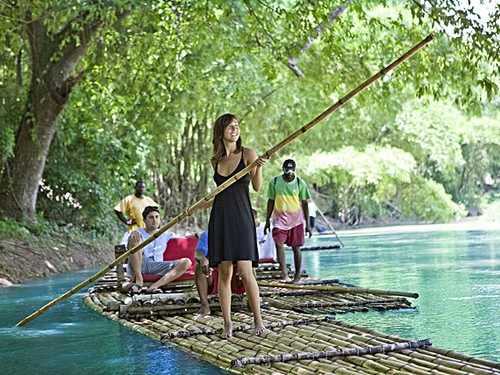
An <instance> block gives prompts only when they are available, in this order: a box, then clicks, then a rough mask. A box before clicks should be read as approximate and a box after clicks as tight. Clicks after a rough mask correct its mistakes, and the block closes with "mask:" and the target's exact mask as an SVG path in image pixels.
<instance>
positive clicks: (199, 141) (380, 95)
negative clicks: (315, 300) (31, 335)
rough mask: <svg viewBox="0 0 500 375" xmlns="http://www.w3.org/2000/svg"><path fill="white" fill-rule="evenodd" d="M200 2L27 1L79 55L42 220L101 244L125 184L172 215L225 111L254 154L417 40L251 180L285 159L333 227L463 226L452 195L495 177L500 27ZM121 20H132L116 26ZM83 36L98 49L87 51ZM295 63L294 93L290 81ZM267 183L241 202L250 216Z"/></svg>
mask: <svg viewBox="0 0 500 375" xmlns="http://www.w3.org/2000/svg"><path fill="white" fill-rule="evenodd" d="M207 4H208V3H206V2H196V1H194V2H193V1H188V0H181V1H175V2H173V1H164V2H157V3H148V2H145V3H137V2H132V1H125V0H123V1H106V2H94V3H85V4H84V6H83V3H81V2H80V1H73V2H70V3H64V4H62V3H61V2H59V1H50V2H47V1H45V2H42V1H31V2H30V4H29V9H30V11H31V14H32V17H33V18H37V17H44V18H43V19H44V24H45V27H46V29H47V32H48V33H52V34H51V35H54V36H56V35H57V38H55V39H57V40H58V41H59V44H57V48H58V50H59V51H63V50H64V48H65V47H66V46H68V45H69V44H71V43H76V44H77V45H81V44H82V43H87V45H86V47H88V48H89V49H88V52H87V54H86V55H85V57H84V58H83V59H82V60H81V61H80V62H79V65H78V67H77V69H82V70H83V71H84V72H85V74H84V76H83V78H82V79H81V80H80V82H79V83H78V85H77V86H76V87H75V89H74V90H73V92H72V93H71V95H70V97H69V101H68V105H67V107H66V109H65V110H64V111H63V112H62V114H61V116H60V117H59V122H58V127H57V131H56V133H55V137H54V140H53V142H52V145H51V149H50V153H49V154H48V156H47V160H46V164H45V171H44V175H43V178H44V181H43V185H42V188H41V190H40V191H41V194H40V195H39V199H38V203H37V209H38V211H39V212H40V213H41V214H43V216H44V217H45V218H47V219H50V220H51V221H55V222H57V223H59V224H60V225H66V224H68V223H75V224H77V225H78V226H83V227H85V228H95V229H98V230H100V231H101V232H102V233H104V232H106V230H107V229H106V228H109V227H110V226H111V227H113V223H116V217H114V214H113V210H112V208H113V207H114V205H115V204H116V203H117V202H118V200H119V199H120V198H122V197H123V196H125V195H126V194H129V193H131V191H132V186H133V184H134V182H135V180H137V179H141V180H145V181H146V183H147V185H148V187H149V188H150V194H149V195H152V196H153V197H154V198H155V199H156V200H157V201H159V203H160V204H161V205H162V206H163V207H165V208H166V210H165V211H166V212H167V217H173V216H175V215H176V214H178V213H180V212H181V211H182V210H183V208H184V207H185V206H186V205H188V204H190V203H194V201H196V200H198V199H200V198H201V197H203V196H205V195H206V194H207V193H208V192H209V191H210V190H211V189H212V188H213V187H214V185H213V182H212V179H211V174H212V171H211V167H210V165H209V158H210V152H211V143H210V141H211V130H212V124H213V121H214V119H215V118H216V117H217V116H218V115H220V114H222V113H225V112H231V113H235V114H236V115H237V116H238V117H239V118H240V122H241V125H242V126H241V132H242V138H243V140H244V145H245V146H247V147H252V148H254V149H256V151H257V152H258V153H259V154H263V153H264V152H265V151H266V150H268V149H270V148H271V147H273V146H274V145H275V144H276V143H278V142H280V141H282V140H283V139H285V138H286V137H287V136H288V135H290V134H292V133H293V132H294V131H296V130H298V129H299V128H300V127H301V126H303V125H305V124H307V123H308V122H309V121H311V120H312V119H314V118H315V117H316V116H317V115H318V114H319V113H321V112H322V111H323V110H325V109H327V108H328V107H330V106H331V105H332V104H333V103H335V102H336V101H337V100H339V99H340V98H341V97H343V96H344V95H346V94H347V93H349V92H350V91H351V90H353V89H355V88H356V87H357V86H358V85H359V84H360V83H362V82H363V81H365V80H366V79H368V78H369V77H370V76H372V75H373V74H374V73H376V72H378V71H379V70H380V69H382V68H383V67H384V66H386V65H388V64H389V63H391V62H392V61H394V60H395V59H397V58H398V57H399V56H401V55H402V54H403V53H405V52H406V51H407V50H408V49H409V48H410V47H411V46H413V45H414V44H416V43H417V42H419V41H420V40H422V39H423V38H424V37H425V36H426V35H427V34H429V33H431V32H433V33H435V37H436V38H435V40H434V41H433V42H432V43H431V44H430V45H428V46H427V47H425V48H424V49H423V50H421V51H420V52H419V53H418V54H416V55H415V56H413V57H412V58H411V59H409V60H408V61H407V62H405V63H404V64H402V65H401V66H400V67H398V69H396V70H395V71H393V72H391V73H389V74H387V75H385V76H384V77H383V78H382V79H381V80H379V81H378V82H376V83H374V84H373V85H372V86H371V87H370V88H368V89H366V90H365V91H363V92H362V93H360V94H359V95H358V96H357V97H356V98H355V99H353V100H351V101H350V102H349V103H348V104H346V105H345V106H344V107H343V108H341V109H340V110H339V111H337V112H336V113H335V114H333V115H331V116H330V117H328V118H327V119H325V120H324V121H323V122H322V123H320V124H319V125H317V127H316V128H314V129H313V130H311V131H309V132H308V133H306V134H305V135H303V136H302V137H300V138H299V139H297V140H295V141H294V142H292V143H291V144H289V145H287V146H286V147H284V148H283V149H282V150H280V151H279V153H278V154H277V155H276V156H275V157H273V158H272V159H271V160H270V161H269V163H268V164H267V165H266V167H265V168H264V181H269V180H270V179H271V178H272V177H273V176H275V175H277V174H280V173H281V162H282V161H283V160H284V159H285V158H286V157H288V156H290V157H294V158H295V159H296V160H297V161H298V162H299V170H301V171H300V173H299V175H302V171H304V173H303V175H304V177H305V178H307V179H308V180H310V181H311V183H312V182H316V183H317V184H318V185H319V186H320V188H321V189H322V190H324V192H325V193H326V194H329V195H330V196H331V202H332V203H331V206H332V210H331V211H332V212H341V213H343V214H346V213H347V212H349V211H351V210H352V209H353V207H358V209H360V210H361V212H363V214H364V215H367V216H385V215H399V216H401V217H415V218H419V219H422V220H431V221H442V220H446V218H448V219H449V218H452V217H454V216H455V215H456V213H457V212H460V209H458V208H457V207H454V206H453V203H452V202H451V201H450V198H449V195H448V194H451V196H452V197H453V200H454V201H455V202H457V203H459V204H464V205H466V206H467V207H479V206H480V205H482V204H483V201H484V199H483V195H484V190H483V191H482V190H481V189H483V185H484V184H483V183H484V181H485V178H486V177H485V176H487V175H488V174H489V175H490V176H497V175H498V172H499V171H498V169H499V168H500V167H499V165H500V161H499V160H498V156H496V155H499V153H498V144H499V142H500V134H499V132H498V130H496V128H495V126H494V123H495V121H496V120H495V115H496V113H497V111H498V104H497V105H496V106H495V105H490V106H487V108H486V109H487V110H488V111H490V116H491V120H485V119H484V118H483V119H482V118H480V117H479V116H478V115H477V114H479V113H480V111H481V110H483V109H485V107H486V105H485V101H486V100H493V102H494V101H495V99H496V97H497V95H498V73H499V72H500V70H499V66H498V59H497V58H496V57H497V52H496V46H497V44H498V37H497V35H499V33H498V31H500V30H498V27H499V26H498V25H499V24H500V22H498V21H499V17H500V15H499V13H498V11H496V12H490V13H491V18H490V19H489V21H488V23H486V24H482V23H481V22H478V21H477V18H476V17H475V16H474V12H473V11H472V10H471V9H469V8H470V7H469V6H467V5H465V4H463V5H461V6H463V7H465V6H467V7H468V9H466V13H464V11H462V10H461V9H459V8H458V5H456V2H455V1H452V0H449V1H448V0H446V1H442V2H439V3H438V4H431V3H428V2H423V3H422V2H390V1H364V2H347V3H346V5H345V6H346V9H345V10H344V11H343V12H341V14H340V15H338V16H337V17H336V18H334V19H333V21H332V22H331V19H330V16H331V15H332V13H333V11H336V10H339V9H337V7H336V5H333V4H332V3H331V2H310V1H296V2H294V1H292V2H277V1H264V2H255V1H231V2H228V1H225V0H215V1H211V2H210V6H207ZM27 10H28V4H21V3H19V4H18V3H16V6H14V7H10V6H8V5H7V4H6V3H1V4H0V14H1V15H2V17H3V20H5V22H3V23H1V25H0V31H1V32H0V45H1V46H2V47H4V48H3V50H4V51H5V53H4V54H2V56H0V81H1V82H0V96H1V97H0V99H1V100H2V103H5V106H0V115H1V116H2V118H5V119H6V121H5V123H6V124H7V126H6V127H2V128H0V139H1V141H0V151H1V152H2V154H3V155H9V156H12V151H13V148H14V141H15V140H14V134H15V133H16V131H17V127H18V126H19V124H20V123H21V118H22V113H23V110H24V108H25V105H26V102H27V100H29V99H28V94H27V93H28V92H29V89H30V86H29V84H30V79H31V74H32V72H31V70H30V60H29V59H30V56H29V49H28V46H27V44H26V40H27V38H26V34H25V33H26V30H25V29H24V26H23V22H18V21H17V20H23V19H25V17H26V11H27ZM122 12H127V14H128V17H126V18H124V19H123V20H122V21H121V22H119V23H117V24H115V23H114V21H115V20H116V19H117V18H118V17H119V16H120V15H121V14H122ZM128 12H129V13H128ZM483 19H484V18H483ZM95 20H100V21H101V25H102V26H101V28H100V30H99V33H98V38H96V39H95V40H91V41H88V40H85V39H84V38H83V37H82V35H83V34H82V32H83V31H85V30H86V27H88V26H90V25H91V24H92V23H90V21H95ZM330 22H331V24H330ZM58 38H59V39H58ZM308 42H310V44H309V45H308V44H307V43H308ZM306 45H307V47H308V48H305V47H306ZM52 47H53V46H52ZM55 56H56V58H60V57H61V56H62V55H61V54H56V55H55ZM291 57H293V58H295V59H296V61H297V68H298V69H300V71H301V72H302V73H303V74H304V77H303V78H298V77H297V75H295V74H294V72H292V70H291V69H289V68H288V67H287V63H288V62H289V58H291ZM416 96H418V97H419V98H420V99H416ZM450 103H453V104H450ZM463 113H466V115H474V114H476V115H477V117H474V118H472V119H470V118H467V117H466V115H464V114H463ZM483 121H485V122H488V123H489V122H491V125H488V126H487V127H482V126H481V124H482V122H483ZM475 124H477V125H475ZM497 128H498V127H497ZM2 168H3V167H2ZM433 181H434V182H433ZM308 182H309V181H308ZM265 185H266V184H264V188H263V190H262V191H261V193H259V194H253V196H252V199H253V200H254V202H255V203H256V204H257V206H258V207H259V208H260V210H261V211H262V210H263V209H264V207H265V201H266V197H265V191H266V188H265ZM440 185H442V186H443V187H444V191H442V190H440V188H439V186H440ZM416 189H419V191H418V192H417V191H415V190H416ZM424 192H425V193H426V194H427V193H428V194H429V196H431V197H432V199H427V198H426V195H425V194H424ZM445 192H446V193H445Z"/></svg>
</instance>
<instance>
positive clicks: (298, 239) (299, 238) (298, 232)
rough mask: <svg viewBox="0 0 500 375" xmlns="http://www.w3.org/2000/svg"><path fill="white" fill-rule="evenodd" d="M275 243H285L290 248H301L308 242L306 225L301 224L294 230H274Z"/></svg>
mask: <svg viewBox="0 0 500 375" xmlns="http://www.w3.org/2000/svg"><path fill="white" fill-rule="evenodd" d="M273 240H274V242H283V243H284V244H285V245H287V246H290V247H300V246H302V245H304V243H305V242H306V238H305V236H304V225H303V224H299V225H297V226H296V227H293V228H292V229H280V228H276V227H274V228H273Z"/></svg>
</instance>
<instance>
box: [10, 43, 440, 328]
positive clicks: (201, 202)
mask: <svg viewBox="0 0 500 375" xmlns="http://www.w3.org/2000/svg"><path fill="white" fill-rule="evenodd" d="M432 39H434V35H432V34H430V35H428V36H427V37H426V38H425V39H424V40H422V41H421V42H420V43H418V44H417V45H415V46H414V47H413V48H411V49H410V50H409V51H408V52H406V53H405V54H404V55H402V56H401V57H400V58H398V59H397V60H395V61H394V62H392V63H391V64H389V65H388V66H386V67H385V68H383V69H382V70H380V71H379V72H378V73H377V74H375V75H373V76H372V77H370V78H369V79H367V80H366V81H365V82H363V83H362V84H361V85H359V86H358V87H356V88H355V89H354V90H352V91H351V92H350V93H348V94H347V95H346V96H344V97H343V98H341V99H340V100H339V101H338V102H337V103H335V104H333V105H332V106H331V107H330V108H328V109H327V110H326V111H324V112H323V113H322V114H320V115H319V116H318V117H316V118H315V119H314V120H312V121H311V122H309V123H308V124H307V125H305V126H303V127H302V128H300V129H299V130H297V131H296V132H295V133H293V134H291V135H290V136H288V137H287V138H286V139H284V140H283V141H281V142H280V143H278V144H277V145H276V146H274V147H273V148H271V149H270V150H268V151H267V152H266V153H264V154H263V155H261V156H263V157H267V158H268V159H269V158H270V157H271V156H272V155H274V154H275V153H276V152H277V151H279V150H280V149H281V148H283V147H284V146H286V145H287V144H289V143H290V142H292V141H293V140H295V139H296V138H298V137H299V136H300V135H302V134H304V133H305V132H306V131H308V130H309V129H311V128H312V127H313V126H315V125H317V124H318V123H319V122H321V121H323V120H324V119H325V118H326V117H328V116H330V115H331V114H332V113H333V112H335V111H336V110H337V109H339V108H341V107H342V106H343V105H344V104H346V103H347V102H348V101H349V100H351V99H352V98H353V97H354V96H356V95H357V94H359V93H360V92H361V91H363V90H364V89H366V88H367V87H368V86H370V85H371V84H372V83H374V82H375V81H377V80H378V79H380V78H381V77H382V76H384V75H385V74H387V73H389V72H390V71H391V70H393V69H394V68H396V67H397V66H399V65H401V64H402V63H403V62H404V61H406V60H407V59H409V58H410V57H411V56H413V55H414V54H415V53H417V52H418V51H419V50H420V49H422V48H423V47H424V46H426V45H427V44H428V43H430V42H431V41H432ZM256 165H257V160H255V161H254V162H253V163H251V164H249V165H247V166H246V167H245V168H244V169H243V170H242V171H241V172H239V173H237V174H236V175H234V176H233V177H232V178H230V179H229V180H227V181H226V182H224V183H223V184H222V185H219V186H218V187H217V188H216V189H214V190H213V191H212V192H210V193H209V194H208V195H207V196H205V197H204V198H202V199H200V200H199V201H198V202H196V203H195V204H193V205H192V206H191V207H189V208H188V210H187V212H183V213H181V214H179V215H177V216H176V217H175V218H173V219H172V220H170V221H169V222H168V223H167V224H165V225H164V226H163V227H162V228H160V229H159V230H158V232H156V233H155V234H154V235H153V236H151V237H149V238H148V239H147V240H145V241H144V242H141V243H140V244H139V245H137V246H135V247H133V248H132V249H130V250H128V251H127V252H125V253H123V254H122V255H120V256H119V257H118V258H116V259H115V260H114V261H113V262H111V263H110V264H108V265H107V266H106V267H104V268H103V269H102V270H101V271H99V272H97V273H96V274H95V275H93V276H91V277H89V278H88V279H87V280H85V281H82V282H81V283H80V284H78V285H76V286H75V287H73V288H71V289H70V290H69V291H67V292H66V293H64V294H62V295H61V296H59V297H57V298H56V299H54V300H52V301H50V302H49V303H47V304H46V305H45V306H43V307H42V308H40V309H39V310H37V311H36V312H34V313H33V314H31V315H29V316H27V317H26V318H24V319H23V320H21V321H20V322H19V323H17V324H16V326H17V327H20V326H23V325H24V324H26V323H28V322H29V321H31V320H33V319H34V318H36V317H37V316H39V315H41V314H43V313H44V312H45V311H46V310H48V309H49V308H51V307H52V306H54V305H56V304H57V303H59V302H61V301H63V300H65V299H66V298H68V297H69V296H71V295H73V294H75V293H76V292H77V291H79V290H80V289H82V288H83V287H85V286H87V285H89V284H91V283H92V282H94V281H96V280H97V279H98V278H99V277H101V276H104V275H105V274H106V273H107V272H108V271H109V270H110V269H112V268H113V267H115V266H116V265H117V264H118V263H121V262H123V261H124V260H125V259H127V258H128V257H129V256H130V255H132V254H134V253H135V252H137V251H139V250H140V249H142V248H143V247H144V246H146V245H148V244H150V243H151V242H152V241H154V240H155V239H156V238H158V236H160V235H161V234H162V233H164V232H165V231H166V230H167V229H169V228H171V227H172V226H174V225H175V224H177V223H178V222H180V221H181V220H183V219H184V218H185V217H186V216H189V215H191V214H193V213H194V212H196V211H197V210H198V209H199V208H201V207H202V206H203V205H204V204H205V203H206V202H209V201H211V200H212V199H213V198H214V197H215V196H216V195H217V194H219V193H220V192H221V191H223V190H224V189H226V188H227V187H228V186H230V185H232V184H233V183H235V182H236V181H238V180H239V179H240V178H242V177H243V176H245V175H246V174H247V173H248V172H249V171H250V170H252V169H253V168H255V167H256Z"/></svg>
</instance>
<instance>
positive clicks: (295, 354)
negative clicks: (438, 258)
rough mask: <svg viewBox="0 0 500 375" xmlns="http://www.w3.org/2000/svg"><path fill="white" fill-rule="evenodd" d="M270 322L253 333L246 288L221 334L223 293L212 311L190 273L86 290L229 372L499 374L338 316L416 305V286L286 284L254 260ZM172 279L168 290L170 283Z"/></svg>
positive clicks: (491, 365)
mask: <svg viewBox="0 0 500 375" xmlns="http://www.w3.org/2000/svg"><path fill="white" fill-rule="evenodd" d="M256 274H257V279H258V282H259V286H260V295H261V300H262V304H261V310H262V317H263V319H264V322H265V325H266V328H267V330H266V331H265V332H264V333H263V334H262V335H261V336H255V335H254V334H253V327H252V325H253V317H252V314H251V313H250V312H248V311H247V301H246V297H245V295H233V300H232V319H233V337H232V338H230V339H221V338H220V334H221V332H222V328H223V319H222V316H221V313H220V307H219V303H218V298H217V295H212V296H209V303H210V308H211V311H212V314H211V315H208V316H197V315H196V314H195V312H196V311H198V309H199V307H200V304H199V299H198V295H197V292H196V288H195V287H194V283H193V282H192V281H183V282H178V283H171V284H169V285H168V286H166V287H164V289H163V290H164V293H163V294H156V295H136V296H133V297H130V296H128V295H127V294H126V293H124V292H123V291H121V290H120V286H119V283H118V282H117V276H116V273H114V272H109V273H108V274H107V275H105V276H104V277H103V278H102V279H100V280H99V281H98V282H97V283H96V284H95V285H94V286H93V287H92V288H91V289H89V291H88V293H87V294H86V295H85V296H84V301H85V303H86V304H87V305H89V306H90V307H91V308H93V309H94V310H96V311H98V312H99V313H102V314H104V315H105V316H107V317H109V318H110V319H113V320H115V321H118V322H119V323H120V324H123V325H124V326H127V327H130V328H131V329H133V330H135V331H137V332H140V333H142V334H144V335H146V336H148V337H150V338H153V339H155V340H158V341H160V342H161V343H163V344H166V345H172V346H173V347H176V348H178V349H180V350H183V351H185V352H188V353H191V354H192V355H194V356H196V357H198V358H200V359H202V360H205V361H207V362H210V363H212V364H213V365H215V366H218V367H219V368H222V369H224V370H226V371H227V372H228V373H232V374H268V375H281V374H300V375H302V374H408V373H411V374H429V373H433V374H453V375H459V374H484V375H486V374H499V375H500V364H499V363H496V362H492V361H488V360H484V359H480V358H475V357H472V356H468V355H464V354H461V353H457V352H455V351H452V350H444V349H439V348H434V347H433V346H432V342H431V340H430V339H429V338H425V339H421V340H407V339H403V338H399V337H395V336H390V335H386V334H384V333H382V332H378V331H376V330H374V329H366V328H363V327H359V326H355V325H352V324H347V323H345V322H342V321H341V320H338V319H337V317H338V316H341V314H345V313H349V312H362V311H369V310H378V311H385V310H399V309H414V308H415V307H413V306H412V305H411V303H410V302H409V301H408V299H407V297H408V298H417V297H418V295H417V294H415V293H407V292H398V291H386V290H377V289H367V288H360V287H356V286H353V285H349V284H344V283H341V282H340V281H339V280H315V279H310V278H306V279H303V281H302V282H301V284H280V283H278V282H277V281H276V279H278V278H279V277H280V276H281V273H280V271H279V266H278V265H277V264H261V265H260V267H259V268H258V269H257V273H256ZM167 287H168V289H167Z"/></svg>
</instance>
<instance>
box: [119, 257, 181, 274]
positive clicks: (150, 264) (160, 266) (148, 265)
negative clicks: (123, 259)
mask: <svg viewBox="0 0 500 375" xmlns="http://www.w3.org/2000/svg"><path fill="white" fill-rule="evenodd" d="M176 263H177V261H176V260H173V261H162V262H155V261H154V260H153V259H151V258H142V266H141V272H142V274H143V275H161V276H163V275H165V274H166V273H167V272H168V271H170V270H172V268H174V267H175V265H176ZM127 274H128V276H129V277H133V276H134V270H133V269H132V267H131V266H130V262H128V263H127Z"/></svg>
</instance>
